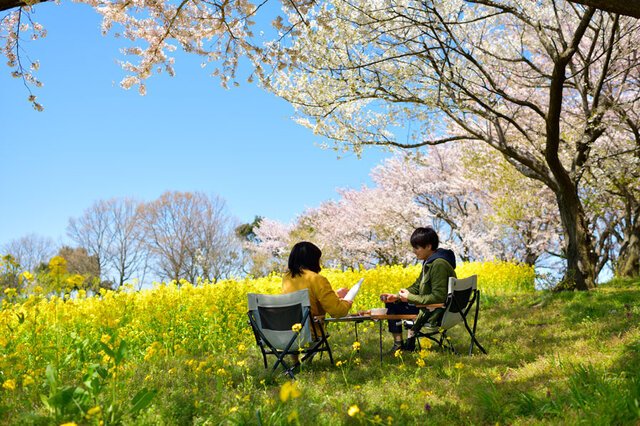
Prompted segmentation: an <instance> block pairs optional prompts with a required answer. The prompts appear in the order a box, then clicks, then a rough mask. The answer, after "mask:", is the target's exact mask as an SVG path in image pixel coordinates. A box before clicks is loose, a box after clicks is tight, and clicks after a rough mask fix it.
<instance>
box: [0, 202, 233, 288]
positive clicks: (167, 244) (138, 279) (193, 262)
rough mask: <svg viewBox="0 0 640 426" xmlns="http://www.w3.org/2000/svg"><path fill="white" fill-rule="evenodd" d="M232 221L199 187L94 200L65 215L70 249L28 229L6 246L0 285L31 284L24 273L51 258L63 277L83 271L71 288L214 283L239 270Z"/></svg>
mask: <svg viewBox="0 0 640 426" xmlns="http://www.w3.org/2000/svg"><path fill="white" fill-rule="evenodd" d="M237 226H238V223H237V221H236V220H235V219H234V218H232V217H231V216H230V215H229V213H228V212H227V208H226V205H225V202H224V200H222V199H221V198H219V197H217V196H209V195H206V194H204V193H201V192H178V191H173V192H165V193H163V194H162V195H161V196H160V197H159V198H158V199H156V200H154V201H151V202H141V201H138V200H135V199H132V198H113V199H110V200H99V201H96V202H95V203H94V204H93V205H91V206H90V207H89V208H87V209H86V210H85V211H84V212H83V213H82V215H80V216H79V217H74V218H71V219H70V220H69V224H68V226H67V236H68V237H69V239H70V240H71V241H72V242H73V244H74V246H73V247H71V246H68V245H64V246H62V247H56V243H55V242H54V241H53V240H52V239H50V238H44V237H40V236H37V235H33V234H32V235H28V236H25V237H22V238H19V239H16V240H13V241H11V242H9V243H8V244H6V245H5V246H4V247H3V249H2V250H1V252H2V253H3V254H4V257H3V260H2V264H1V265H0V288H20V287H24V286H25V285H27V284H28V281H32V282H34V283H35V281H34V280H27V279H25V275H24V274H22V273H23V271H30V272H31V273H32V274H36V275H37V274H38V273H40V274H48V273H50V272H51V268H52V265H51V262H52V260H53V259H57V260H53V262H54V264H55V265H56V266H55V268H58V269H57V270H58V272H60V271H61V270H62V269H64V273H65V274H66V276H67V278H69V277H71V276H76V275H77V276H80V277H83V278H82V280H80V278H77V277H76V278H75V284H76V285H74V286H71V287H74V288H75V289H80V288H82V289H85V290H97V289H99V288H102V287H104V288H110V289H117V288H119V287H121V286H123V285H124V284H125V283H133V284H136V285H137V287H141V286H142V285H143V283H144V282H145V281H146V280H147V279H148V278H152V279H156V280H164V281H170V280H175V281H180V280H187V281H189V282H192V283H194V284H195V283H199V282H201V281H205V280H206V281H209V282H216V281H218V280H220V279H223V278H227V277H230V276H231V275H233V274H235V275H238V274H240V273H241V272H242V261H243V256H242V252H241V251H242V246H241V243H240V240H239V238H238V236H237V235H236V232H235V228H236V227H237ZM59 259H63V261H61V260H59ZM60 262H62V263H64V265H63V266H61V263H60ZM32 274H29V275H32ZM29 275H26V276H27V277H29ZM59 275H60V274H59ZM42 276H43V277H44V275H42ZM32 278H33V276H32ZM65 279H66V278H65ZM37 281H38V284H42V283H43V281H46V279H45V280H42V279H40V280H37ZM72 281H73V280H71V279H69V282H72ZM70 289H73V288H70Z"/></svg>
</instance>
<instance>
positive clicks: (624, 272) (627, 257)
mask: <svg viewBox="0 0 640 426" xmlns="http://www.w3.org/2000/svg"><path fill="white" fill-rule="evenodd" d="M615 273H616V276H618V277H628V278H637V277H640V224H637V225H636V226H634V228H633V232H630V233H629V234H627V235H626V236H625V239H624V241H623V243H622V247H621V248H620V254H619V256H618V261H617V262H616V268H615Z"/></svg>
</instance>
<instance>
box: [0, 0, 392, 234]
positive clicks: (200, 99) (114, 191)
mask: <svg viewBox="0 0 640 426" xmlns="http://www.w3.org/2000/svg"><path fill="white" fill-rule="evenodd" d="M35 11H36V13H35V16H34V18H35V20H36V21H38V22H40V23H42V24H44V25H45V27H46V28H47V30H48V35H47V37H46V38H45V39H43V40H38V41H35V42H28V43H25V44H24V45H25V49H26V51H27V53H28V55H29V57H30V58H31V59H33V60H35V59H38V60H39V61H40V64H41V69H40V71H39V73H38V76H39V77H40V79H41V80H42V81H43V82H44V87H43V88H41V89H34V94H35V95H36V96H37V97H38V100H39V101H40V102H41V103H43V104H44V106H45V111H44V112H36V111H35V110H33V108H32V107H31V105H30V103H29V102H28V101H27V100H26V99H27V97H28V94H29V93H28V91H27V90H26V89H25V88H24V86H23V85H22V83H21V81H20V80H17V79H13V78H12V77H11V76H10V75H9V74H10V70H9V68H8V67H6V66H5V65H4V61H3V63H2V67H3V68H0V93H1V94H2V95H1V96H0V117H2V118H1V120H2V121H1V123H2V126H1V130H0V199H1V200H2V208H1V209H0V246H2V245H3V244H5V243H7V242H8V241H10V240H12V239H15V238H19V237H21V236H23V235H26V234H29V233H36V234H39V235H42V236H48V237H51V238H54V239H59V238H64V237H65V228H66V226H67V222H68V220H69V218H70V217H77V216H79V215H81V214H82V212H83V210H84V209H85V208H87V207H89V206H90V205H91V204H92V203H93V202H94V201H96V200H99V199H108V198H111V197H123V196H131V197H136V198H139V199H142V200H146V201H150V200H153V199H155V198H157V197H158V196H159V195H160V194H161V193H162V192H164V191H166V190H181V191H202V192H206V193H211V194H218V195H220V196H222V197H223V198H224V199H225V200H226V201H227V205H228V208H229V212H230V213H231V214H232V215H233V216H235V217H236V218H237V219H238V220H239V221H241V222H247V221H251V220H252V219H253V217H254V216H255V215H261V216H265V217H269V218H273V219H277V220H281V221H285V222H286V221H291V220H292V219H294V218H295V217H296V215H298V214H300V213H302V212H303V211H304V209H305V208H308V207H314V206H317V205H318V204H319V203H321V202H322V201H323V200H327V199H330V198H336V192H335V190H336V188H340V187H360V186H361V185H363V184H370V183H371V181H370V177H369V171H370V169H371V168H372V167H373V166H375V165H376V164H378V163H379V162H380V161H381V160H382V159H383V158H385V157H386V156H388V155H389V154H388V153H385V152H382V151H381V150H373V149H370V150H366V151H365V153H364V155H363V158H362V159H357V158H356V156H355V155H354V154H346V155H343V156H342V158H341V159H337V154H336V153H335V152H333V151H325V150H322V149H320V148H319V147H318V146H317V144H318V143H320V142H322V140H320V139H319V138H317V137H315V136H314V135H313V134H312V133H311V132H310V131H308V130H307V129H305V128H302V127H300V126H298V125H297V124H295V123H294V122H293V121H292V120H291V119H290V117H291V115H292V114H293V109H292V107H291V106H290V105H289V104H287V103H286V102H284V101H282V100H280V99H277V98H275V97H274V96H273V95H271V94H268V93H266V92H264V91H262V90H261V89H259V88H258V87H256V86H253V85H249V84H246V85H243V86H241V87H240V88H234V89H231V90H225V89H223V88H221V87H220V84H219V81H218V80H216V79H215V78H212V77H209V76H208V74H209V73H210V72H211V70H208V69H207V68H205V69H202V68H201V67H200V65H199V64H200V59H199V58H197V57H190V56H186V55H178V57H177V64H176V71H177V76H176V77H174V78H170V77H168V76H166V75H155V76H153V77H152V78H151V79H150V80H149V81H148V84H147V92H148V94H147V96H144V97H141V96H139V95H138V93H137V91H134V90H131V91H125V90H123V89H121V88H120V87H119V81H120V80H121V79H122V77H123V76H124V72H123V71H122V70H121V69H120V67H119V65H118V63H117V60H119V59H122V56H121V55H120V53H119V47H121V41H119V40H117V39H114V38H113V36H106V37H103V36H101V34H100V17H99V16H98V15H97V14H96V13H95V12H93V10H92V9H91V8H89V7H87V6H85V5H81V4H72V3H64V4H62V5H58V6H56V5H55V4H42V5H39V6H37V7H36V10H35Z"/></svg>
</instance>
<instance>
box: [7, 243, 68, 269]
mask: <svg viewBox="0 0 640 426" xmlns="http://www.w3.org/2000/svg"><path fill="white" fill-rule="evenodd" d="M56 251H57V248H56V243H55V242H54V241H53V240H52V239H51V238H49V237H42V236H40V235H36V234H29V235H26V236H24V237H21V238H18V239H15V240H12V241H10V242H9V243H7V244H6V245H5V246H4V247H3V248H2V252H3V254H10V255H11V256H13V258H14V259H15V260H16V262H17V263H18V264H20V266H21V267H22V268H23V269H24V270H26V271H34V270H35V269H36V268H37V267H38V266H39V265H41V264H43V263H47V262H48V261H49V259H51V258H52V257H53V256H54V255H55V254H56Z"/></svg>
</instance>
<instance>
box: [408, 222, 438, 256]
mask: <svg viewBox="0 0 640 426" xmlns="http://www.w3.org/2000/svg"><path fill="white" fill-rule="evenodd" d="M439 244H440V240H439V239H438V234H436V231H434V230H433V228H432V227H430V226H427V227H426V228H416V230H415V231H413V234H411V247H413V248H416V247H422V248H424V247H426V246H428V245H431V250H433V251H436V250H438V245H439Z"/></svg>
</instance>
